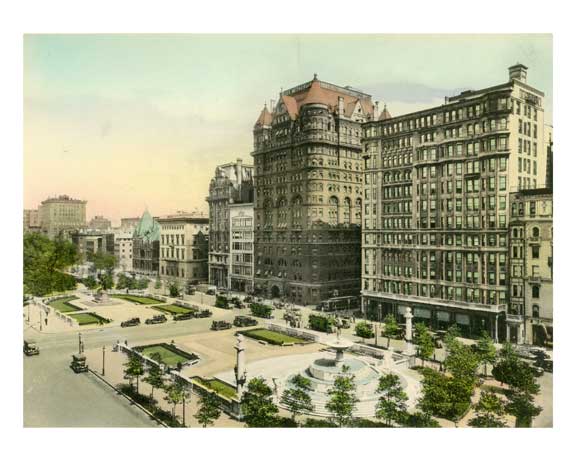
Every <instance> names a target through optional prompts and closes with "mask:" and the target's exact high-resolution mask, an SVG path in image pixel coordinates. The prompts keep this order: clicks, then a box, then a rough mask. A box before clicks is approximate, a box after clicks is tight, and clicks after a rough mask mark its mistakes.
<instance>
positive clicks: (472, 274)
mask: <svg viewBox="0 0 576 461" xmlns="http://www.w3.org/2000/svg"><path fill="white" fill-rule="evenodd" d="M526 70H527V68H526V67H525V66H523V65H521V64H519V65H516V66H512V67H511V68H510V69H509V80H508V81H507V82H506V83H504V84H501V85H497V86H494V87H490V88H486V89H483V90H479V91H464V92H462V93H461V94H459V95H458V96H454V97H450V98H446V101H445V104H444V105H441V106H439V107H434V108H431V109H429V110H423V111H419V112H415V113H412V114H407V115H404V116H400V117H393V118H388V119H385V120H380V121H375V122H368V123H366V124H365V125H364V141H363V144H364V149H363V150H364V157H363V161H364V165H363V166H364V175H365V177H364V198H365V206H364V210H363V229H362V236H363V244H362V268H363V273H362V294H363V309H364V310H365V311H366V312H368V313H371V315H374V316H378V317H381V318H383V316H384V315H386V314H388V313H392V314H394V315H396V316H398V317H399V319H400V320H401V318H402V316H403V314H404V312H405V309H406V308H407V307H410V308H412V309H413V313H414V316H415V321H421V322H425V323H427V324H429V325H431V326H432V327H433V328H437V329H446V328H447V327H448V326H449V325H450V324H453V323H457V324H458V325H459V326H460V329H461V331H462V332H463V333H464V334H466V335H470V336H475V335H478V334H480V333H481V332H482V331H483V330H485V331H488V332H489V333H490V334H491V335H492V336H493V337H495V338H497V339H498V338H501V339H504V338H505V336H506V314H507V311H508V305H509V296H508V273H509V270H510V267H509V258H508V247H509V240H508V239H509V237H508V231H509V194H510V192H512V191H518V190H525V189H534V188H537V187H539V185H540V184H543V183H544V178H545V174H546V171H545V169H546V152H545V148H544V129H543V128H544V109H543V98H544V94H543V93H542V92H540V91H539V90H537V89H535V88H532V87H530V86H529V85H528V84H527V83H526Z"/></svg>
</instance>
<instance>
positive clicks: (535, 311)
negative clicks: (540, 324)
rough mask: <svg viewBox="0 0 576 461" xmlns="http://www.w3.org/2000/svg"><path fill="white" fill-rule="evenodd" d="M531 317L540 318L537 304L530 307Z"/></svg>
mask: <svg viewBox="0 0 576 461" xmlns="http://www.w3.org/2000/svg"><path fill="white" fill-rule="evenodd" d="M532 317H534V318H535V319H537V318H540V306H538V304H534V305H533V306H532Z"/></svg>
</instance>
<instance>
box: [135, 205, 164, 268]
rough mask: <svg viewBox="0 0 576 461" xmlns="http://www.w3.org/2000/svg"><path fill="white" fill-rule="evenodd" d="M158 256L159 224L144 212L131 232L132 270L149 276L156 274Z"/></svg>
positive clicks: (158, 262)
mask: <svg viewBox="0 0 576 461" xmlns="http://www.w3.org/2000/svg"><path fill="white" fill-rule="evenodd" d="M159 256H160V225H159V224H158V222H157V221H156V220H155V219H154V218H153V217H152V215H150V213H149V212H148V210H146V211H145V212H144V214H143V215H142V217H141V218H140V221H139V222H138V224H137V225H136V228H135V229H134V233H133V234H132V266H133V271H134V272H136V273H138V274H142V275H149V276H157V275H158V268H159V264H160V261H159Z"/></svg>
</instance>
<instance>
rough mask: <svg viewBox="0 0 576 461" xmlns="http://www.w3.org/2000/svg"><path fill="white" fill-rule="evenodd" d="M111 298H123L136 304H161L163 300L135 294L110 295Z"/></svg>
mask: <svg viewBox="0 0 576 461" xmlns="http://www.w3.org/2000/svg"><path fill="white" fill-rule="evenodd" d="M110 297H111V298H118V299H123V300H124V301H130V302H131V303H135V304H161V303H162V301H158V300H157V299H154V298H149V297H147V296H135V295H110Z"/></svg>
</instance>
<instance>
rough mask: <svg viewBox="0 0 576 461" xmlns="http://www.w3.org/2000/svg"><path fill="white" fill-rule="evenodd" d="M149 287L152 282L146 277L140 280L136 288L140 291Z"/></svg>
mask: <svg viewBox="0 0 576 461" xmlns="http://www.w3.org/2000/svg"><path fill="white" fill-rule="evenodd" d="M149 285H150V280H148V279H147V278H146V277H142V278H141V279H139V280H138V283H137V285H136V287H137V288H138V289H139V290H145V289H146V288H148V286H149ZM136 287H135V288H136Z"/></svg>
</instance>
